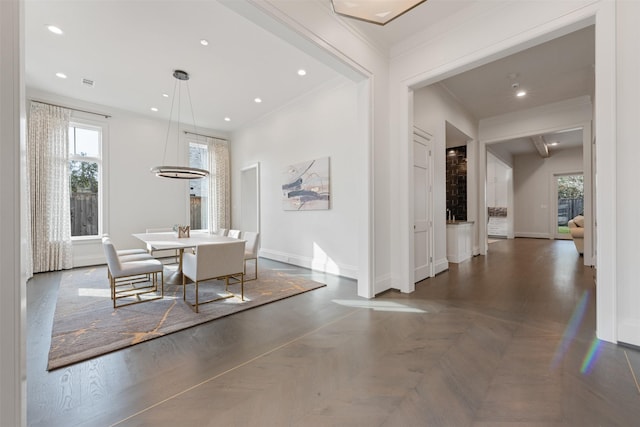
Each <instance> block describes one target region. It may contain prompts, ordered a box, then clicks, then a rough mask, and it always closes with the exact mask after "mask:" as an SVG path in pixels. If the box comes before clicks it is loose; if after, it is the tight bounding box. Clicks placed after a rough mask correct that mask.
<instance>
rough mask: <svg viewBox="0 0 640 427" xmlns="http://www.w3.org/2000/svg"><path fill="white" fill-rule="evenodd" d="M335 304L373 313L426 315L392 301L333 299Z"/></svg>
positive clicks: (422, 311) (421, 311)
mask: <svg viewBox="0 0 640 427" xmlns="http://www.w3.org/2000/svg"><path fill="white" fill-rule="evenodd" d="M332 301H333V302H334V303H336V304H340V305H344V306H347V307H355V308H370V309H372V310H375V311H395V312H399V313H427V311H425V310H421V309H419V308H415V307H409V306H406V305H404V304H400V303H397V302H392V301H370V300H352V299H334V300H332Z"/></svg>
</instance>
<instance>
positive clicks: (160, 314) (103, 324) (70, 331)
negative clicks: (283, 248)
mask: <svg viewBox="0 0 640 427" xmlns="http://www.w3.org/2000/svg"><path fill="white" fill-rule="evenodd" d="M165 276H166V270H165ZM258 276H259V278H258V280H254V281H250V282H246V283H245V285H244V295H245V300H244V301H241V300H240V298H239V297H238V298H229V299H225V300H221V301H216V302H213V303H210V304H205V305H201V306H200V313H195V312H194V311H193V310H192V309H191V307H190V306H189V305H188V304H187V303H185V302H184V301H183V300H182V286H171V285H167V284H165V297H164V299H161V300H156V301H149V302H145V303H143V304H134V305H129V306H125V307H120V308H118V309H115V310H114V309H113V305H112V302H111V298H110V293H109V281H108V279H107V270H106V268H105V267H91V268H78V269H74V270H70V271H67V272H65V273H64V275H63V277H62V280H61V283H60V290H59V293H58V301H57V304H56V311H55V315H54V319H53V330H52V333H51V348H50V350H49V363H48V366H47V370H53V369H57V368H61V367H63V366H67V365H71V364H73V363H77V362H80V361H83V360H86V359H90V358H92V357H96V356H99V355H102V354H106V353H109V352H112V351H114V350H119V349H122V348H125V347H128V346H131V345H135V344H138V343H141V342H144V341H148V340H151V339H153V338H157V337H161V336H163V335H167V334H170V333H172V332H176V331H179V330H182V329H186V328H189V327H191V326H195V325H199V324H202V323H205V322H209V321H211V320H214V319H218V318H220V317H224V316H228V315H230V314H233V313H237V312H240V311H243V310H247V309H250V308H254V307H258V306H260V305H264V304H268V303H270V302H274V301H277V300H280V299H284V298H288V297H290V296H293V295H297V294H301V293H303V292H307V291H310V290H313V289H317V288H320V287H323V286H326V285H324V284H322V283H318V282H314V281H311V280H308V279H305V278H303V277H299V276H290V275H287V274H285V273H282V272H279V271H274V270H265V271H260V273H259V275H258ZM194 288H195V286H194V285H193V284H190V285H187V300H189V301H193V299H194ZM229 290H230V291H232V292H233V293H235V294H238V295H239V294H240V285H239V284H238V285H232V286H229ZM200 291H201V292H200V295H201V300H206V299H210V298H211V297H212V295H214V294H215V293H217V294H220V295H223V294H224V282H223V281H215V280H214V281H209V282H204V284H203V282H201V283H200ZM205 291H206V293H205ZM121 301H122V302H124V301H123V300H121Z"/></svg>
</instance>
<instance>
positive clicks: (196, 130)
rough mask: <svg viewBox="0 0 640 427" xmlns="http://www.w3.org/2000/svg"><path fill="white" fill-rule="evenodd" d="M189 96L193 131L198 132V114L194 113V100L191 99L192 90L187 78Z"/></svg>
mask: <svg viewBox="0 0 640 427" xmlns="http://www.w3.org/2000/svg"><path fill="white" fill-rule="evenodd" d="M187 96H188V97H189V107H191V119H192V120H193V133H194V134H196V135H197V134H198V128H197V127H196V115H195V114H194V113H193V102H192V101H191V90H190V89H189V81H188V80H187Z"/></svg>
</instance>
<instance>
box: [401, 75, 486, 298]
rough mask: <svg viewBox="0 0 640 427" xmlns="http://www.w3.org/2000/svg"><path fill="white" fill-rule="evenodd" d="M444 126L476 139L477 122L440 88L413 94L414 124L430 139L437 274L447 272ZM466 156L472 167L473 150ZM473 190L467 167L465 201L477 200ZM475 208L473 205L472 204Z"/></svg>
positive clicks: (473, 214) (471, 217)
mask: <svg viewBox="0 0 640 427" xmlns="http://www.w3.org/2000/svg"><path fill="white" fill-rule="evenodd" d="M446 122H449V123H451V124H452V125H453V126H455V127H456V128H458V129H459V130H460V131H462V132H463V133H465V134H466V135H468V136H469V137H471V138H472V139H473V140H477V139H478V121H477V120H476V119H475V118H474V117H473V116H472V115H471V114H469V113H468V112H467V111H465V110H464V109H463V108H462V107H461V106H460V105H459V104H458V103H457V102H456V101H455V100H454V99H453V98H452V97H451V95H449V94H448V93H447V92H446V91H445V90H444V89H443V88H442V87H441V86H440V85H432V86H427V87H424V88H422V89H419V90H417V91H415V93H414V96H413V123H414V125H415V126H417V127H419V128H421V129H424V130H426V131H427V132H429V133H431V134H432V135H433V151H434V153H433V164H434V168H433V169H434V174H433V176H434V182H433V189H434V191H433V199H434V200H433V212H434V230H433V231H434V243H435V251H434V252H435V253H434V255H433V260H434V264H435V266H434V267H435V272H436V274H437V273H440V272H441V271H444V270H446V269H447V268H448V263H447V226H446V209H447V208H446V203H447V196H446V193H445V183H446V177H445V173H446V165H445V154H446ZM471 145H475V144H471ZM467 156H468V159H469V162H470V163H473V159H474V150H469V147H467ZM476 189H477V177H476V176H474V175H473V168H471V167H470V168H469V169H468V176H467V197H468V198H469V199H471V198H473V197H476V195H477V190H476ZM475 206H476V204H475V203H474V207H475ZM467 220H468V221H477V209H475V208H473V209H471V210H469V211H468V212H467ZM474 228H475V227H474ZM474 235H475V232H474ZM477 244H478V243H477V237H476V240H475V241H474V247H477ZM394 287H398V288H399V289H402V290H405V289H403V287H402V284H401V283H396V285H395V286H394Z"/></svg>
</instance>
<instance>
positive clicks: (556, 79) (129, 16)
mask: <svg viewBox="0 0 640 427" xmlns="http://www.w3.org/2000/svg"><path fill="white" fill-rule="evenodd" d="M298 1H320V2H321V3H323V4H324V5H325V6H326V7H327V8H330V7H331V5H330V0H298ZM477 3H478V0H459V1H450V0H428V1H426V2H425V3H422V4H420V5H419V6H417V7H415V8H414V9H412V10H411V11H410V12H408V13H406V14H404V15H402V16H400V17H399V18H397V19H395V20H393V21H392V22H390V23H389V24H387V25H385V26H379V25H375V24H370V23H366V22H361V21H358V20H354V19H349V18H344V17H340V18H339V19H342V20H343V21H344V22H345V24H346V25H350V26H352V27H353V28H354V29H355V30H356V31H358V32H360V33H362V34H364V35H365V36H366V37H369V38H370V39H371V40H373V41H374V43H376V44H377V45H378V46H379V49H380V50H381V51H382V52H389V49H390V47H391V46H393V45H394V44H396V43H398V42H400V41H402V40H405V39H406V38H408V37H411V36H412V35H414V34H417V33H419V32H420V31H423V30H424V28H426V27H428V26H430V25H436V24H437V23H438V22H442V20H444V19H446V18H447V17H450V16H451V15H454V14H456V13H459V12H461V11H462V10H463V9H465V8H467V7H469V6H471V5H473V4H477ZM25 11H26V31H25V52H26V58H25V70H26V84H27V87H28V88H29V89H34V90H36V91H45V92H49V93H53V94H57V95H61V96H64V97H69V98H72V99H79V100H82V101H86V102H89V103H93V104H97V105H104V106H107V107H114V108H118V109H122V110H127V111H132V112H136V113H139V114H143V115H146V116H151V117H159V118H162V119H165V120H166V119H169V111H170V108H171V97H169V98H165V97H163V96H162V94H163V93H165V94H169V95H171V94H172V93H173V92H172V91H173V88H174V84H175V81H176V80H175V79H174V78H173V77H172V73H173V70H174V69H183V70H185V71H187V72H189V74H190V75H191V79H190V80H189V92H190V95H191V98H192V104H193V112H194V116H195V124H196V125H197V126H198V127H204V128H210V129H215V130H220V131H227V132H231V131H233V130H236V129H238V128H240V127H242V126H243V125H245V124H247V123H250V122H251V121H253V120H255V119H257V118H259V117H261V116H262V115H264V114H267V113H269V112H271V111H274V110H277V109H279V108H281V107H282V106H283V105H285V104H287V103H289V102H291V101H292V100H294V99H296V98H298V97H300V96H302V95H304V94H306V93H309V92H311V91H314V90H319V89H321V88H322V87H323V85H327V84H331V83H333V82H335V81H336V79H343V78H344V77H342V76H340V75H339V74H338V73H337V72H336V71H334V70H333V69H332V68H330V67H329V66H327V65H325V64H323V63H322V62H320V61H318V60H316V59H314V58H313V57H311V56H310V55H308V54H306V53H305V52H303V51H301V50H300V49H299V48H297V47H294V46H292V45H290V44H288V43H285V42H283V41H282V40H281V39H279V38H278V37H276V36H275V35H273V34H271V33H270V32H268V31H266V30H264V29H262V28H260V27H258V26H256V25H255V24H253V23H252V22H250V21H249V20H247V19H245V18H244V17H242V16H240V15H238V14H237V13H236V12H234V11H232V10H230V9H229V8H227V7H226V6H224V5H223V4H221V3H219V2H218V1H215V0H208V1H202V0H200V1H175V0H167V1H156V0H125V1H100V0H85V1H68V0H66V1H63V0H39V1H36V0H26V3H25ZM49 24H53V25H56V26H58V27H60V28H61V29H62V30H63V31H64V34H62V35H55V34H52V33H51V32H49V31H48V30H47V28H46V26H47V25H49ZM593 33H594V31H593V27H589V28H586V29H584V30H580V31H577V32H575V33H572V34H569V35H567V36H564V37H561V38H558V39H555V40H552V41H550V42H547V43H544V44H542V45H538V46H536V47H533V48H530V49H527V50H525V51H522V52H520V53H517V54H514V55H511V56H509V57H506V58H504V59H501V60H498V61H495V62H492V63H489V64H486V65H484V66H481V67H478V68H476V69H474V70H470V71H467V72H465V73H462V74H459V75H456V76H453V77H451V78H448V79H446V80H444V81H442V82H441V83H440V84H442V85H443V86H444V87H445V88H446V90H448V91H449V92H450V93H451V94H452V95H453V96H454V97H455V98H456V99H457V100H458V101H459V102H460V103H461V104H462V105H463V106H464V108H465V109H467V110H468V111H469V112H470V113H471V114H473V115H474V116H475V117H476V118H478V119H481V118H485V117H490V116H494V115H498V114H504V113H506V112H510V111H516V110H520V109H525V108H531V107H535V106H538V105H543V104H546V103H549V102H556V101H560V100H563V99H568V98H572V97H576V96H580V95H592V94H593V87H594V77H593V76H594V70H593V63H594V35H593ZM202 39H206V40H208V41H209V44H208V46H203V45H201V44H200V40H202ZM299 69H305V70H306V71H307V74H306V75H305V76H299V75H298V74H297V71H298V70H299ZM58 72H63V73H65V74H66V75H67V78H66V79H60V78H58V77H56V73H58ZM83 78H84V79H90V80H93V81H94V82H95V85H94V87H87V86H86V85H83V84H82V83H81V81H82V79H83ZM516 82H517V83H519V85H520V87H521V88H523V89H526V90H527V92H528V95H527V96H526V97H524V98H522V99H516V98H515V97H514V96H513V89H512V87H511V85H512V84H513V83H516ZM185 93H186V92H184V91H183V92H182V96H183V97H185ZM256 97H260V98H261V99H262V102H261V103H259V104H257V103H255V102H254V98H256ZM185 99H186V98H185ZM183 102H184V101H183ZM182 105H183V107H182V108H181V114H182V121H184V122H186V123H189V120H188V119H185V117H188V118H189V119H191V111H190V108H188V107H187V108H186V109H185V107H184V105H185V104H182ZM151 107H156V108H157V109H158V111H157V112H152V111H151V110H150V108H151ZM175 114H176V112H175V111H174V116H173V117H174V119H175ZM185 114H186V116H185ZM225 117H228V118H230V121H225V120H224V118H225Z"/></svg>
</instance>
